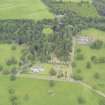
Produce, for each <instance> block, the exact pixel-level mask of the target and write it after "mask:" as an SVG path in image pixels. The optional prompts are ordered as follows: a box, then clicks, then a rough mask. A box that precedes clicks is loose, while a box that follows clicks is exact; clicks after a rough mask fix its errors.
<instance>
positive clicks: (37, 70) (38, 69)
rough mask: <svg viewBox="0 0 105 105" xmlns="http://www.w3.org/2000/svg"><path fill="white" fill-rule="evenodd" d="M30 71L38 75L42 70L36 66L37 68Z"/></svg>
mask: <svg viewBox="0 0 105 105" xmlns="http://www.w3.org/2000/svg"><path fill="white" fill-rule="evenodd" d="M31 70H32V72H33V73H39V72H42V71H44V68H42V67H40V66H38V67H32V68H31Z"/></svg>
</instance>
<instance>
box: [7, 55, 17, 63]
mask: <svg viewBox="0 0 105 105" xmlns="http://www.w3.org/2000/svg"><path fill="white" fill-rule="evenodd" d="M6 64H7V65H12V64H17V60H16V59H15V58H14V57H11V58H10V59H8V60H7V61H6Z"/></svg>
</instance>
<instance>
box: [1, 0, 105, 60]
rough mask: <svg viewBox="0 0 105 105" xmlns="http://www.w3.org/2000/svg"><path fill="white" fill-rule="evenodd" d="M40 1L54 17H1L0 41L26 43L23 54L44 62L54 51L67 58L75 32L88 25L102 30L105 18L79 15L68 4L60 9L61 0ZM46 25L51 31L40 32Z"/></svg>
mask: <svg viewBox="0 0 105 105" xmlns="http://www.w3.org/2000/svg"><path fill="white" fill-rule="evenodd" d="M96 1H97V0H96ZM43 2H44V3H45V4H46V5H47V6H48V7H49V8H50V11H52V12H53V13H54V14H55V19H54V20H42V21H38V22H35V21H33V20H0V42H1V43H17V44H19V45H21V44H26V45H27V46H28V49H26V52H25V54H24V56H23V58H25V57H27V58H28V59H29V60H39V61H42V62H47V61H49V60H51V56H52V55H55V56H56V57H57V58H59V59H60V60H62V61H65V62H66V61H69V60H70V52H71V50H72V37H73V36H74V35H77V34H78V32H80V31H81V30H82V29H84V28H88V27H95V28H98V29H101V30H105V18H91V17H80V16H78V15H77V14H76V13H74V12H73V11H71V10H70V9H69V8H64V9H62V7H64V6H65V3H63V2H57V3H55V2H54V0H43ZM61 15H62V17H60V16H61ZM45 28H50V29H51V30H52V33H43V30H44V29H45Z"/></svg>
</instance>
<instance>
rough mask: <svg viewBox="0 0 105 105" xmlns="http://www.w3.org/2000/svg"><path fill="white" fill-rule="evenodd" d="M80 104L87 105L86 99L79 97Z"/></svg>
mask: <svg viewBox="0 0 105 105" xmlns="http://www.w3.org/2000/svg"><path fill="white" fill-rule="evenodd" d="M78 103H79V104H85V103H86V101H85V99H84V98H83V97H81V96H79V97H78Z"/></svg>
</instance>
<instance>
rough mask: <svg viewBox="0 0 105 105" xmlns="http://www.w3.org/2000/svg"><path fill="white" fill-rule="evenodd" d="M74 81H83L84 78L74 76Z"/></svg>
mask: <svg viewBox="0 0 105 105" xmlns="http://www.w3.org/2000/svg"><path fill="white" fill-rule="evenodd" d="M73 78H74V80H83V78H82V77H81V76H80V75H74V76H73Z"/></svg>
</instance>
